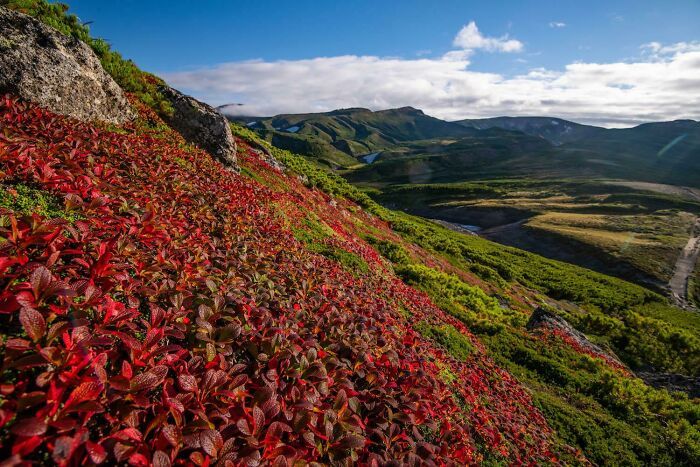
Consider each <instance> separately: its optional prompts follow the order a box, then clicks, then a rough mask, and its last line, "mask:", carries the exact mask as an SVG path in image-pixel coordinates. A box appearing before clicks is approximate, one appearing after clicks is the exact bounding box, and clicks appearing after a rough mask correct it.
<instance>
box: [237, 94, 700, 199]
mask: <svg viewBox="0 0 700 467" xmlns="http://www.w3.org/2000/svg"><path fill="white" fill-rule="evenodd" d="M229 118H231V119H234V120H238V121H240V122H244V123H245V124H246V125H247V126H248V127H249V128H251V129H254V130H256V131H257V132H258V133H260V134H261V135H262V136H263V137H265V138H266V139H267V140H268V141H270V142H271V143H272V144H274V145H275V146H278V147H281V148H283V149H288V150H290V151H293V152H297V153H300V154H305V155H307V156H309V157H311V158H313V159H315V160H317V161H319V162H321V163H323V164H325V165H328V166H330V167H333V168H336V169H342V170H345V171H349V172H348V173H347V174H346V176H347V177H348V178H349V179H350V180H353V181H355V182H360V183H361V182H372V183H377V182H381V183H397V182H398V183H406V182H408V181H410V180H420V181H421V183H430V182H434V181H440V182H449V181H457V180H466V179H471V180H474V179H481V178H483V177H486V176H488V177H523V176H532V177H553V176H555V177H582V176H585V177H600V178H620V179H628V180H639V181H648V182H660V183H669V184H675V185H685V186H700V123H698V122H696V121H693V120H677V121H672V122H656V123H646V124H642V125H638V126H636V127H633V128H624V129H607V128H601V127H597V126H592V125H583V124H579V123H575V122H572V121H569V120H564V119H561V118H557V117H541V116H532V117H494V118H485V119H466V120H460V121H456V122H447V121H444V120H440V119H438V118H435V117H431V116H429V115H426V114H425V113H424V112H423V111H421V110H419V109H416V108H413V107H402V108H398V109H388V110H380V111H372V110H369V109H365V108H347V109H338V110H333V111H330V112H324V113H308V114H283V115H277V116H274V117H267V118H255V117H229Z"/></svg>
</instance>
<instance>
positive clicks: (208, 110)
mask: <svg viewBox="0 0 700 467" xmlns="http://www.w3.org/2000/svg"><path fill="white" fill-rule="evenodd" d="M160 92H161V94H162V95H163V97H165V98H166V99H167V100H168V101H169V102H170V104H171V105H172V107H173V109H174V111H173V113H172V114H171V115H164V116H163V119H164V120H165V122H166V123H167V124H168V125H170V126H171V127H172V128H173V129H174V130H175V131H177V132H178V133H180V134H181V135H182V137H183V138H185V140H186V141H187V142H189V143H192V144H194V145H195V146H197V147H198V148H200V149H203V150H205V151H207V152H208V153H209V154H211V155H212V156H213V157H215V158H216V159H218V160H219V161H220V162H222V163H223V164H224V165H226V166H227V167H229V168H232V169H235V170H237V168H238V165H237V163H236V141H235V140H234V138H233V133H231V127H230V126H229V122H228V120H227V119H226V117H224V116H223V115H222V114H221V113H220V112H218V111H217V110H216V109H214V108H213V107H212V106H210V105H208V104H205V103H204V102H200V101H198V100H197V99H195V98H194V97H191V96H187V95H185V94H183V93H181V92H180V91H178V90H176V89H173V88H171V87H170V86H161V87H160Z"/></svg>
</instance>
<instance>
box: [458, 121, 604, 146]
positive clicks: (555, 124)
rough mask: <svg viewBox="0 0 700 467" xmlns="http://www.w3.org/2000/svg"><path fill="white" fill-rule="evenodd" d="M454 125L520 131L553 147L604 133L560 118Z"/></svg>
mask: <svg viewBox="0 0 700 467" xmlns="http://www.w3.org/2000/svg"><path fill="white" fill-rule="evenodd" d="M455 123H459V124H460V125H463V126H465V127H468V128H476V129H479V130H486V129H489V128H501V129H504V130H512V131H522V132H523V133H525V134H528V135H530V136H537V137H540V138H544V139H546V140H547V141H549V142H551V143H552V144H555V145H560V144H564V143H568V142H572V141H579V140H582V139H584V138H590V137H595V135H597V134H599V133H600V132H601V131H604V129H603V128H600V127H596V126H590V125H582V124H580V123H575V122H570V121H568V120H564V119H561V118H551V117H494V118H477V119H466V120H459V121H456V122H455Z"/></svg>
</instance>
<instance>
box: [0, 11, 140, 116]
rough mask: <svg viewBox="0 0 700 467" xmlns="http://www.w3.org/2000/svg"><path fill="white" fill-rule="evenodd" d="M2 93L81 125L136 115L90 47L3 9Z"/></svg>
mask: <svg viewBox="0 0 700 467" xmlns="http://www.w3.org/2000/svg"><path fill="white" fill-rule="evenodd" d="M0 93H11V94H14V95H17V96H19V97H22V98H23V99H26V100H29V101H32V102H35V103H37V104H39V105H40V106H42V107H45V108H47V109H49V110H51V111H53V112H56V113H60V114H64V115H69V116H71V117H74V118H77V119H80V120H83V121H94V120H101V121H104V122H108V123H115V124H120V123H124V122H125V121H127V120H131V119H132V118H134V117H135V113H134V111H133V110H132V109H131V107H130V106H129V102H128V101H127V100H126V97H125V96H124V93H123V91H122V89H121V88H120V87H119V85H118V84H117V83H115V82H114V80H113V79H112V77H111V76H109V75H108V74H107V72H105V71H104V69H103V68H102V65H101V64H100V60H99V58H98V57H97V55H95V53H94V52H93V51H92V49H91V48H90V47H89V46H88V45H87V44H85V43H83V42H81V41H79V40H78V39H75V38H72V37H67V36H64V35H63V34H61V33H60V32H58V31H56V30H55V29H53V28H51V27H49V26H47V25H45V24H43V23H41V22H40V21H38V20H36V19H34V18H32V17H31V16H27V15H25V14H22V13H19V12H16V11H13V10H9V9H7V8H5V7H0Z"/></svg>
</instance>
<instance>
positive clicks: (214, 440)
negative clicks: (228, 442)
mask: <svg viewBox="0 0 700 467" xmlns="http://www.w3.org/2000/svg"><path fill="white" fill-rule="evenodd" d="M199 443H200V445H201V446H202V450H203V451H204V452H205V453H207V454H209V455H210V456H212V457H216V454H217V453H218V452H219V449H221V448H222V447H223V445H224V440H223V439H222V438H221V434H220V433H219V432H218V431H216V430H204V431H202V432H200V433H199Z"/></svg>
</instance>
